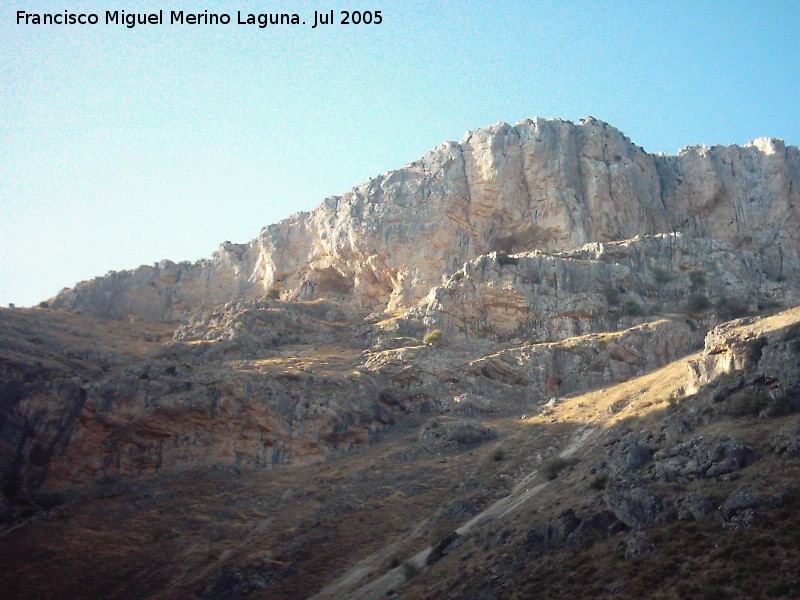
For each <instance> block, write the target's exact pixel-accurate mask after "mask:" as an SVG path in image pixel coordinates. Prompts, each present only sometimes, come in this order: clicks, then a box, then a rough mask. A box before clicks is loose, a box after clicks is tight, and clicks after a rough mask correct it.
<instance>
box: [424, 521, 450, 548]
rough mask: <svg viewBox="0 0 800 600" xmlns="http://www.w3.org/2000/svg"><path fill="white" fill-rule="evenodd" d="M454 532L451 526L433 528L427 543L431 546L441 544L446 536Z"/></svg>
mask: <svg viewBox="0 0 800 600" xmlns="http://www.w3.org/2000/svg"><path fill="white" fill-rule="evenodd" d="M454 530H455V529H454V528H453V526H452V525H439V526H438V527H435V528H434V529H433V531H431V534H430V537H429V541H430V544H431V546H436V545H438V544H439V542H441V541H442V540H443V539H445V538H446V537H447V536H448V535H450V534H451V533H453V531H454Z"/></svg>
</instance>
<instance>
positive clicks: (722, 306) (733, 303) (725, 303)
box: [717, 296, 750, 321]
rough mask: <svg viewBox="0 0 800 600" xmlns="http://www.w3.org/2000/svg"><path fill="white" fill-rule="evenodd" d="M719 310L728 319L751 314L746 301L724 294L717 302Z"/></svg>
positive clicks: (720, 314) (722, 316)
mask: <svg viewBox="0 0 800 600" xmlns="http://www.w3.org/2000/svg"><path fill="white" fill-rule="evenodd" d="M717 312H718V313H719V316H720V317H721V318H723V319H725V320H726V321H729V320H731V319H738V318H739V317H744V316H745V315H748V314H750V311H749V310H748V308H747V304H746V303H744V302H742V301H741V300H737V299H735V298H728V297H727V296H722V297H721V298H720V299H719V301H718V302H717Z"/></svg>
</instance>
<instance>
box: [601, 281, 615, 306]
mask: <svg viewBox="0 0 800 600" xmlns="http://www.w3.org/2000/svg"><path fill="white" fill-rule="evenodd" d="M603 297H604V298H605V299H606V302H608V304H609V305H610V306H617V305H618V304H619V292H618V291H617V288H615V287H614V286H612V285H607V286H605V287H604V288H603Z"/></svg>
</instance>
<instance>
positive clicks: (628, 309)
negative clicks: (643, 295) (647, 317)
mask: <svg viewBox="0 0 800 600" xmlns="http://www.w3.org/2000/svg"><path fill="white" fill-rule="evenodd" d="M622 312H623V313H625V314H626V315H628V316H629V317H641V316H642V315H644V309H643V308H642V306H641V305H640V304H639V303H638V302H636V301H635V300H626V301H625V304H623V305H622Z"/></svg>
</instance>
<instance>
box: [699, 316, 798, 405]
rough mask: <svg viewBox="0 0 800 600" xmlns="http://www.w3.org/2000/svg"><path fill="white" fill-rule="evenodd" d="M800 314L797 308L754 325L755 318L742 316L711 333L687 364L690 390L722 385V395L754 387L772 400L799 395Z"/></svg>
mask: <svg viewBox="0 0 800 600" xmlns="http://www.w3.org/2000/svg"><path fill="white" fill-rule="evenodd" d="M798 314H800V309H798V308H794V309H791V310H787V311H784V312H782V313H778V314H776V315H774V316H772V317H770V318H769V319H764V320H761V321H759V322H758V323H757V324H756V325H755V326H753V322H754V319H752V318H745V319H739V320H737V321H731V322H728V323H724V324H723V325H720V326H719V327H717V328H715V329H714V330H712V331H711V332H709V334H708V335H707V336H706V340H705V347H704V349H703V354H702V356H701V357H700V358H699V359H698V360H697V361H694V362H692V363H691V364H690V366H689V382H688V384H687V391H688V392H696V391H698V390H700V389H701V388H702V387H703V386H707V385H709V384H715V383H718V384H719V387H720V388H721V392H720V393H719V394H718V396H720V397H724V395H725V393H727V392H730V391H735V390H739V389H741V388H743V387H746V386H752V385H755V386H756V387H757V388H759V389H762V390H766V391H767V392H768V393H769V395H770V397H771V398H772V399H776V398H779V397H787V396H789V397H792V398H794V396H797V395H800V325H798V323H797V319H798ZM798 402H800V400H798Z"/></svg>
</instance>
